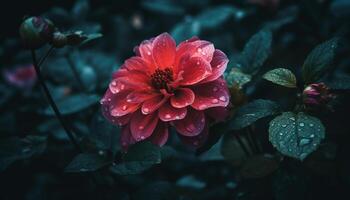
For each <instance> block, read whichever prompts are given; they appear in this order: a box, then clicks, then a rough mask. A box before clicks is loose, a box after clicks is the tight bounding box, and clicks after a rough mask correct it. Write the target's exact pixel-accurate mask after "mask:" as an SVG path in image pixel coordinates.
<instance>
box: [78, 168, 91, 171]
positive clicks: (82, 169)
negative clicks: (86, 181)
mask: <svg viewBox="0 0 350 200" xmlns="http://www.w3.org/2000/svg"><path fill="white" fill-rule="evenodd" d="M80 171H81V172H87V171H89V170H88V169H85V168H81V169H80Z"/></svg>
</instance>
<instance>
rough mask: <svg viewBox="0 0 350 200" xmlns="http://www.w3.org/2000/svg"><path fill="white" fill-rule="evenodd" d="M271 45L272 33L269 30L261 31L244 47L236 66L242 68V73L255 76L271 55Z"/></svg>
mask: <svg viewBox="0 0 350 200" xmlns="http://www.w3.org/2000/svg"><path fill="white" fill-rule="evenodd" d="M271 43H272V33H271V31H270V30H267V29H263V30H261V31H259V32H258V33H256V34H255V35H253V36H252V37H251V38H250V39H249V41H248V42H247V43H246V45H245V46H244V49H243V51H242V53H241V56H240V59H239V60H238V63H236V66H239V67H241V69H242V72H244V73H246V74H251V75H254V74H255V73H257V71H258V70H259V69H260V67H261V66H262V65H263V64H264V62H265V60H266V59H267V58H268V56H269V55H270V53H271Z"/></svg>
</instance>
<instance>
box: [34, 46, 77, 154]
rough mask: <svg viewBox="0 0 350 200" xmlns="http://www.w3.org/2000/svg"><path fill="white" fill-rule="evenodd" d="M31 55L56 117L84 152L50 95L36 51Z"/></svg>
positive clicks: (74, 142)
mask: <svg viewBox="0 0 350 200" xmlns="http://www.w3.org/2000/svg"><path fill="white" fill-rule="evenodd" d="M51 50H52V48H51V49H50V50H49V51H48V52H47V54H46V55H45V56H44V57H43V59H41V60H40V61H41V64H42V63H43V62H44V60H45V58H46V57H47V56H48V54H49V53H50V52H51ZM31 53H32V59H33V65H34V68H35V71H36V74H37V77H38V81H39V83H40V85H41V87H42V88H43V90H44V93H45V96H46V98H47V100H48V101H49V104H50V106H51V108H52V109H53V111H54V112H55V115H56V117H57V118H58V120H59V122H60V124H61V126H62V127H63V129H64V130H65V131H66V134H67V135H68V137H69V139H70V141H71V142H72V143H73V145H74V147H75V148H76V149H77V150H78V151H79V152H82V151H81V148H80V146H79V144H78V142H77V141H76V140H75V138H74V135H73V133H72V132H71V131H70V130H69V128H68V126H67V125H66V123H65V120H64V118H63V116H62V115H61V112H60V111H59V110H58V107H57V105H56V103H55V101H54V100H53V98H52V96H51V94H50V91H49V89H48V87H47V85H46V83H45V80H44V77H43V76H42V74H41V70H40V66H39V65H38V61H37V58H36V54H35V50H34V49H32V50H31Z"/></svg>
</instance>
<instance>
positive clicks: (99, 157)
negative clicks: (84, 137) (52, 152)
mask: <svg viewBox="0 0 350 200" xmlns="http://www.w3.org/2000/svg"><path fill="white" fill-rule="evenodd" d="M110 163H112V159H111V158H110V157H109V156H107V155H106V153H105V152H103V151H101V152H99V153H81V154H78V155H77V156H76V157H75V158H73V160H72V161H71V163H69V165H68V166H67V167H66V168H65V171H66V172H91V171H96V170H98V169H100V168H102V167H104V166H106V165H108V164H110Z"/></svg>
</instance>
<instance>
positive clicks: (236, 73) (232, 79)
mask: <svg viewBox="0 0 350 200" xmlns="http://www.w3.org/2000/svg"><path fill="white" fill-rule="evenodd" d="M251 79H252V76H251V75H249V74H245V73H243V72H242V71H241V69H240V68H237V67H234V68H232V69H231V71H230V73H228V74H227V76H226V80H227V83H228V85H229V86H233V85H238V87H239V88H242V87H243V86H244V85H245V84H247V83H249V82H250V81H251Z"/></svg>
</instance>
